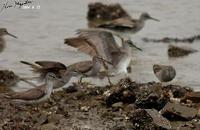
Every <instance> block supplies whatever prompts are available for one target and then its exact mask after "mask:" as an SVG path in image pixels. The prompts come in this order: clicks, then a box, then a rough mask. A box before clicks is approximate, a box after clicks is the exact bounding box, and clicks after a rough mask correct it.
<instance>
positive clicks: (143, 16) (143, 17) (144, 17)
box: [140, 13, 160, 22]
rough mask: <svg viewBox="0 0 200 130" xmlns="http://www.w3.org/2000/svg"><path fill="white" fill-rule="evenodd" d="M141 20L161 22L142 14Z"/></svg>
mask: <svg viewBox="0 0 200 130" xmlns="http://www.w3.org/2000/svg"><path fill="white" fill-rule="evenodd" d="M140 19H141V20H149V19H151V20H154V21H157V22H160V20H158V19H156V18H153V17H151V16H150V15H149V14H148V13H142V14H141V16H140Z"/></svg>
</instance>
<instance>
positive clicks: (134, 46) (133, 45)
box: [130, 42, 142, 51]
mask: <svg viewBox="0 0 200 130" xmlns="http://www.w3.org/2000/svg"><path fill="white" fill-rule="evenodd" d="M130 46H131V47H133V48H136V49H138V50H140V51H142V49H141V48H139V47H137V46H136V45H135V44H133V43H132V42H131V43H130Z"/></svg>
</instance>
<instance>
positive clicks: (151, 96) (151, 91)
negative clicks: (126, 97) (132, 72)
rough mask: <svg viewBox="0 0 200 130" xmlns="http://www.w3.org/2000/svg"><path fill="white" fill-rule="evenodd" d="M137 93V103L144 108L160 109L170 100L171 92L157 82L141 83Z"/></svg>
mask: <svg viewBox="0 0 200 130" xmlns="http://www.w3.org/2000/svg"><path fill="white" fill-rule="evenodd" d="M135 94H136V101H135V104H136V105H137V106H138V107H140V108H143V109H152V108H154V109H156V110H160V109H162V108H163V107H164V106H165V104H166V103H167V102H168V101H169V100H170V97H169V94H168V93H167V92H166V91H165V89H163V88H162V85H161V84H160V83H155V82H150V83H145V84H141V85H140V86H139V89H138V90H136V91H135Z"/></svg>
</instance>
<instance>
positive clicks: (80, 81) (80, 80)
mask: <svg viewBox="0 0 200 130" xmlns="http://www.w3.org/2000/svg"><path fill="white" fill-rule="evenodd" d="M82 79H83V76H81V77H80V79H79V83H80V84H82Z"/></svg>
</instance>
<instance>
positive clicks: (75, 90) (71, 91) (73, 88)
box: [63, 84, 78, 93]
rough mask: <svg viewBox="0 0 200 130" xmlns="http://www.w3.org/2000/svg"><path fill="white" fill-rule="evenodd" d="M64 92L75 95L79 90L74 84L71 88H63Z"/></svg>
mask: <svg viewBox="0 0 200 130" xmlns="http://www.w3.org/2000/svg"><path fill="white" fill-rule="evenodd" d="M63 90H64V91H65V92H66V93H73V92H77V91H78V88H77V85H75V84H73V85H70V86H69V87H67V88H63Z"/></svg>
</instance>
